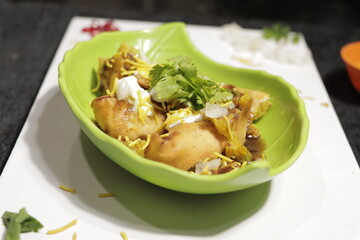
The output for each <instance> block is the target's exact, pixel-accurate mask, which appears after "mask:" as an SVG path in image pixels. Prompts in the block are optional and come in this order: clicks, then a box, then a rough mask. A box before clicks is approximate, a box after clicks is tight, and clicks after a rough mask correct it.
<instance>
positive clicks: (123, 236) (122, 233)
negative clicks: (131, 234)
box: [120, 232, 129, 240]
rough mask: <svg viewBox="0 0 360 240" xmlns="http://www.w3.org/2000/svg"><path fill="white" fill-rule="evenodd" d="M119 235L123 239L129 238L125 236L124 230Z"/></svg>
mask: <svg viewBox="0 0 360 240" xmlns="http://www.w3.org/2000/svg"><path fill="white" fill-rule="evenodd" d="M120 235H121V237H122V239H123V240H129V238H128V237H127V235H126V233H125V232H121V233H120Z"/></svg>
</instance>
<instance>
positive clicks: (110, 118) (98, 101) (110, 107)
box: [91, 95, 165, 140]
mask: <svg viewBox="0 0 360 240" xmlns="http://www.w3.org/2000/svg"><path fill="white" fill-rule="evenodd" d="M91 106H92V108H93V111H94V115H95V120H96V122H97V123H98V125H99V126H100V128H101V129H102V130H103V131H104V132H105V133H107V134H109V135H110V136H112V137H114V138H117V137H118V136H123V137H124V136H128V137H129V139H130V140H135V139H137V138H146V135H147V134H152V133H154V132H159V133H161V132H162V131H163V128H162V123H163V122H164V120H165V115H164V113H162V112H160V111H157V110H155V114H156V115H157V117H158V121H157V120H156V118H155V116H154V115H152V116H149V117H147V118H146V119H145V120H144V123H143V122H142V121H141V120H140V119H139V116H138V113H137V112H135V111H133V110H132V105H131V104H130V103H129V102H128V100H127V99H124V100H117V99H116V98H115V97H110V96H107V95H105V96H101V97H98V98H95V99H94V100H93V101H92V103H91Z"/></svg>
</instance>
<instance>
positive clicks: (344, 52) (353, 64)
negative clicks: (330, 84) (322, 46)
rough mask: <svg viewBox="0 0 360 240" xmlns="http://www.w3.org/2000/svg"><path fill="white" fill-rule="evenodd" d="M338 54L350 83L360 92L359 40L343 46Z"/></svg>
mask: <svg viewBox="0 0 360 240" xmlns="http://www.w3.org/2000/svg"><path fill="white" fill-rule="evenodd" d="M340 55H341V58H342V59H343V61H344V63H345V66H346V70H347V72H348V74H349V77H350V80H351V83H352V85H353V86H354V88H355V89H356V91H358V92H359V93H360V41H357V42H351V43H348V44H346V45H345V46H343V47H342V48H341V51H340Z"/></svg>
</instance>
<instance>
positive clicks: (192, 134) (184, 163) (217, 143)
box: [145, 121, 226, 170]
mask: <svg viewBox="0 0 360 240" xmlns="http://www.w3.org/2000/svg"><path fill="white" fill-rule="evenodd" d="M225 146H226V139H225V137H223V136H222V135H221V134H219V132H218V131H217V130H216V128H215V127H214V125H213V124H212V123H211V122H208V121H200V122H194V123H185V124H180V125H177V126H175V127H173V128H171V129H170V130H169V136H168V137H163V138H162V137H160V136H159V134H156V133H154V134H152V135H151V140H150V144H149V146H148V147H147V149H146V152H145V157H146V158H148V159H152V160H155V161H158V162H163V163H166V164H169V165H171V166H174V167H176V168H179V169H182V170H188V169H189V168H191V167H193V166H194V165H195V164H196V163H198V162H201V161H203V160H204V159H206V158H214V152H218V153H222V152H223V150H224V148H225Z"/></svg>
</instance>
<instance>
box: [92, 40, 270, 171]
mask: <svg viewBox="0 0 360 240" xmlns="http://www.w3.org/2000/svg"><path fill="white" fill-rule="evenodd" d="M97 75H98V83H97V86H96V87H95V88H94V89H93V90H92V91H94V92H101V96H99V97H96V98H95V99H94V100H93V101H92V103H91V106H92V109H93V112H94V116H95V121H96V124H97V125H98V126H99V128H100V129H101V130H102V131H103V132H105V133H106V134H108V135H109V136H111V137H114V138H116V139H118V140H119V141H120V142H122V143H123V144H125V145H126V146H128V147H129V148H131V149H132V150H134V151H135V152H137V153H138V154H139V155H141V156H143V157H145V158H147V159H150V160H153V161H158V162H162V163H165V164H168V165H171V166H173V167H176V168H178V169H181V170H185V171H190V172H193V173H196V174H207V175H211V174H221V173H226V172H230V171H234V170H236V169H239V168H243V167H245V166H246V165H247V164H251V163H252V162H254V161H265V155H264V150H265V142H264V140H263V139H262V137H261V134H260V131H259V130H258V129H257V128H256V126H255V124H254V122H255V121H256V120H258V119H260V118H261V117H262V116H263V115H264V114H266V112H267V111H268V109H269V108H270V106H271V99H270V95H269V94H268V93H265V92H261V91H255V90H248V89H243V88H240V87H238V86H234V85H229V84H219V83H216V82H214V81H212V80H211V79H210V78H208V77H207V76H204V75H202V74H201V73H200V72H198V70H197V68H196V66H195V64H194V63H193V61H192V59H190V58H188V57H186V56H176V57H174V58H171V59H169V61H168V62H166V63H160V64H153V63H151V62H150V61H149V60H148V59H147V58H146V56H145V55H144V54H143V53H142V52H141V51H140V50H138V49H136V48H134V47H131V46H127V45H125V44H122V45H121V46H120V48H119V50H118V51H117V52H116V53H115V54H114V55H113V56H112V57H110V58H100V59H99V69H98V73H97ZM218 80H220V81H221V79H218Z"/></svg>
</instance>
